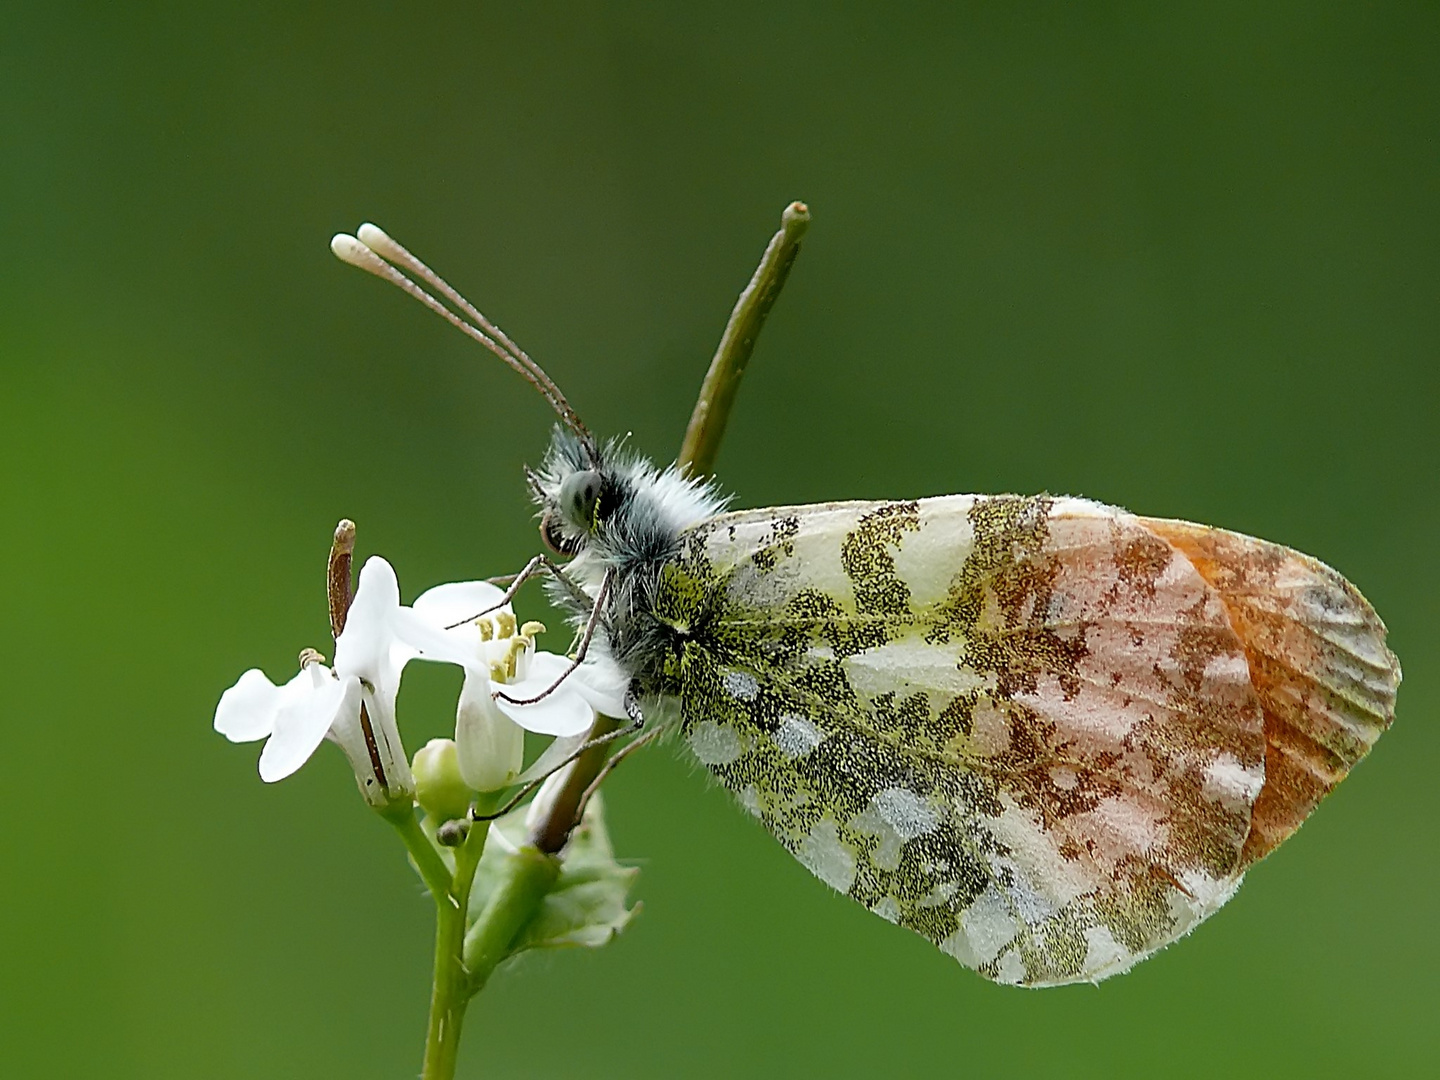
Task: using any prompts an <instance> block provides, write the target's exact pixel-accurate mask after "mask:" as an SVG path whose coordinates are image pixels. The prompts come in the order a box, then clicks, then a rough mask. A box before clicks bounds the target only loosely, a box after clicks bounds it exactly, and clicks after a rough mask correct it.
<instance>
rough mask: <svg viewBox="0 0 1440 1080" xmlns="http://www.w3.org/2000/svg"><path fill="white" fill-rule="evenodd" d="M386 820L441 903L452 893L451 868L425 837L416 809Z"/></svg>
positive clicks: (387, 815)
mask: <svg viewBox="0 0 1440 1080" xmlns="http://www.w3.org/2000/svg"><path fill="white" fill-rule="evenodd" d="M385 818H386V820H387V821H389V822H390V824H392V825H394V826H395V831H396V832H398V833H399V834H400V839H402V840H404V841H405V848H406V850H407V851H409V852H410V858H411V859H413V860H414V861H415V868H416V869H417V870H419V871H420V876H421V878H423V879H424V881H425V887H426V888H427V889H429V890H430V895H431V896H433V897H435V902H436V903H439V902H440V898H441V897H442V896H444V895H446V894H447V893H448V892H449V891H450V882H451V878H450V868H449V867H448V866H446V865H445V860H444V858H442V857H441V855H440V852H439V851H437V850H436V849H435V845H434V844H433V843H431V841H430V837H428V836H426V835H425V830H424V829H423V828H421V827H420V821H419V819H417V818H416V817H415V811H414V809H413V808H412V809H409V810H406V811H405V812H404V813H396V814H386V815H385ZM481 842H482V843H483V842H484V841H483V840H482V841H481Z"/></svg>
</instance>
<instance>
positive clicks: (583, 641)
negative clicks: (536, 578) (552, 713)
mask: <svg viewBox="0 0 1440 1080" xmlns="http://www.w3.org/2000/svg"><path fill="white" fill-rule="evenodd" d="M535 558H536V559H540V558H544V556H542V555H537V556H536V557H535ZM534 561H535V560H534V559H532V560H531V562H532V563H533V562H534ZM613 573H614V571H613V570H606V571H605V576H604V577H603V578H601V579H600V590H599V591H598V592H597V593H596V594H595V600H594V603H593V605H592V606H591V608H590V617H589V618H588V619H586V620H585V632H584V633H582V634H581V635H580V645H579V647H578V648H577V649H576V650H575V655H574V656H573V657H572V658H571V659H570V664H569V666H568V667H566V669H565V670H564V671H562V672H561V673H560V675H559V676H558V677H557V678H556V679H555V681H554V682H552V683H551V684H550V685H549V686H547V687H546V688H545V689H544V690H541V691H540V692H539V693H538V694H536V695H535V696H534V697H528V698H516V697H511V696H510V695H509V694H507V693H505V691H503V690H496V691H495V693H494V697H496V698H498V699H500V700H502V701H508V702H509V703H510V704H511V705H534V704H535V703H536V702H537V701H542V700H544V699H545V698H547V697H549V696H550V695H551V694H553V693H554V692H555V691H556V690H557V689H558V688H559V686H560V684H561V683H563V682H564V681H565V680H566V679H568V678H569V677H570V676H571V675H573V674H574V673H575V669H576V668H578V667H579V666H580V665H581V664H582V663H584V661H585V655H586V653H588V652H589V651H590V642H591V641H593V640H594V639H595V628H596V627H598V626H599V625H600V613H601V611H602V610H603V609H604V607H605V601H606V599H607V598H608V597H609V595H610V579H611V575H612V574H613ZM512 588H513V586H512ZM587 599H588V597H587Z"/></svg>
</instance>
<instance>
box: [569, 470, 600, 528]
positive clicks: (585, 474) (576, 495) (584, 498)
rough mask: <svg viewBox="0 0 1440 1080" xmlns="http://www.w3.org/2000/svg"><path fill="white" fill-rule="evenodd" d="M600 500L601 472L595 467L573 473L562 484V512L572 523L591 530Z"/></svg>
mask: <svg viewBox="0 0 1440 1080" xmlns="http://www.w3.org/2000/svg"><path fill="white" fill-rule="evenodd" d="M599 501H600V474H599V473H598V472H596V471H595V470H593V469H585V470H582V471H580V472H574V473H571V474H570V475H569V476H567V477H565V479H564V480H563V481H561V484H560V512H561V513H563V514H564V515H565V517H566V519H567V520H568V521H569V522H570V524H572V525H574V526H575V527H577V528H580V529H584V530H585V531H586V532H589V531H590V530H591V529H592V528H594V526H595V511H596V507H597V504H598V503H599Z"/></svg>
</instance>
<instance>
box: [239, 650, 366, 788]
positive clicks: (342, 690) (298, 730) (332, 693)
mask: <svg viewBox="0 0 1440 1080" xmlns="http://www.w3.org/2000/svg"><path fill="white" fill-rule="evenodd" d="M316 667H318V665H311V666H310V668H309V669H307V670H306V671H302V672H301V673H300V676H297V678H299V677H304V676H307V675H309V674H310V673H311V672H313V671H314V670H315V668H316ZM293 682H294V680H292V683H293ZM359 708H360V683H359V680H357V679H355V678H353V677H350V678H344V679H335V678H331V677H330V676H329V674H328V672H327V673H325V674H324V678H323V680H322V681H321V682H320V684H319V685H318V686H316V685H312V686H310V687H309V688H308V692H307V693H305V694H303V695H300V696H299V697H298V698H297V699H296V700H292V701H290V702H289V703H287V704H286V705H285V706H284V707H283V708H281V709H280V711H279V712H278V713H276V715H275V731H274V733H273V734H272V735H271V736H270V740H269V741H268V742H267V743H266V744H265V749H264V750H262V751H261V753H260V779H261V780H264V781H265V782H266V783H267V784H273V783H274V782H275V781H276V780H283V779H285V777H287V776H289V775H290V774H291V773H293V772H294V771H295V770H296V769H298V768H300V766H301V765H304V764H305V762H307V761H309V760H310V755H311V754H313V753H314V752H315V748H316V747H317V746H319V745H320V743H321V742H323V741H324V739H325V733H326V732H328V731H329V730H330V725H331V724H333V723H334V722H335V718H336V716H337V715H338V714H339V713H340V712H341V711H342V710H345V711H349V710H355V711H358V710H359Z"/></svg>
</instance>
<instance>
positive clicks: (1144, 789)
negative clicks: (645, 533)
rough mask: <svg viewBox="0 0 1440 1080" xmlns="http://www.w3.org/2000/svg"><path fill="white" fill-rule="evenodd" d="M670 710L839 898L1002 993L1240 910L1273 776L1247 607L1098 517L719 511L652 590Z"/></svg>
mask: <svg viewBox="0 0 1440 1080" xmlns="http://www.w3.org/2000/svg"><path fill="white" fill-rule="evenodd" d="M655 612H656V614H657V616H658V617H659V618H660V619H661V620H662V621H663V622H665V623H666V624H668V625H669V626H670V627H671V628H673V630H674V632H675V634H676V640H677V644H676V646H675V648H674V650H673V651H672V652H671V654H670V656H669V659H668V661H667V663H666V667H665V669H664V672H663V684H664V685H663V686H655V687H652V689H655V690H657V691H659V692H663V693H666V694H667V695H668V696H673V697H674V698H676V699H678V702H679V707H680V724H681V729H682V731H683V734H684V737H685V738H686V740H687V741H688V743H689V745H690V747H691V748H692V749H693V751H694V752H695V754H696V756H697V757H698V758H699V759H700V761H701V762H703V763H704V764H705V765H706V766H707V767H708V768H709V769H710V770H711V771H712V772H713V773H714V774H715V776H716V777H718V778H719V780H720V781H721V782H722V783H723V784H724V785H725V786H726V787H728V788H730V789H731V790H732V791H733V792H735V793H736V795H737V796H738V797H739V799H740V801H741V802H742V803H743V804H744V806H745V807H746V808H747V809H749V810H750V812H751V813H753V814H755V815H756V816H758V817H759V818H760V820H761V821H762V822H763V823H764V824H765V826H766V827H767V828H768V829H769V830H770V831H771V832H772V833H774V834H775V836H776V837H777V838H778V839H779V840H780V841H781V842H782V843H783V844H784V845H785V846H786V847H787V848H788V849H789V850H790V851H791V852H793V853H794V855H795V857H796V858H797V859H798V860H799V861H800V862H801V863H803V864H804V865H805V866H806V867H808V868H809V869H810V870H811V871H812V872H813V873H814V874H815V875H816V876H818V877H819V878H821V879H822V880H823V881H825V882H826V883H827V884H829V885H831V886H833V887H834V888H836V889H838V890H840V891H841V892H844V893H846V894H848V895H849V896H850V897H852V898H853V899H855V900H856V901H858V902H859V903H861V904H863V905H865V906H866V907H867V908H869V909H870V910H872V911H874V912H875V913H877V914H879V915H882V916H883V917H885V918H887V919H889V920H891V921H893V922H896V923H899V924H900V925H902V926H905V927H908V928H909V929H911V930H914V931H916V932H917V933H920V934H922V935H924V936H925V937H926V938H928V939H930V940H931V941H933V942H934V943H935V944H937V945H938V946H939V947H940V948H941V949H943V950H944V951H945V952H947V953H949V954H950V955H952V956H954V957H955V958H956V959H958V960H960V961H961V962H962V963H964V964H966V965H968V966H970V967H973V968H976V969H977V970H979V971H980V972H981V973H983V974H984V975H986V976H988V977H990V978H992V979H996V980H999V981H1002V982H1008V983H1021V984H1026V985H1045V984H1052V983H1062V982H1071V981H1075V980H1083V979H1091V980H1094V979H1100V978H1104V977H1105V976H1107V975H1111V974H1114V973H1116V972H1119V971H1123V970H1125V969H1126V968H1128V967H1129V966H1130V965H1131V964H1133V963H1134V962H1135V961H1136V960H1138V959H1139V958H1141V957H1143V956H1144V955H1146V954H1147V953H1149V952H1151V951H1153V950H1155V949H1156V948H1159V947H1160V946H1162V945H1165V944H1166V943H1168V942H1170V941H1172V940H1174V939H1175V938H1176V937H1178V936H1180V935H1181V934H1183V933H1184V932H1186V931H1187V930H1188V929H1190V928H1191V927H1192V926H1194V925H1195V924H1196V923H1198V922H1199V921H1200V920H1201V919H1203V918H1205V917H1206V916H1207V915H1209V914H1210V913H1211V912H1213V911H1214V910H1215V909H1217V908H1218V907H1219V906H1220V905H1221V904H1223V903H1224V902H1225V900H1226V899H1228V897H1229V896H1230V895H1231V893H1233V891H1234V889H1235V888H1236V887H1237V885H1238V884H1239V880H1240V876H1241V873H1242V871H1243V866H1242V865H1241V863H1240V852H1241V849H1242V847H1243V845H1244V843H1245V839H1246V835H1247V831H1248V828H1249V821H1250V809H1251V806H1252V804H1253V803H1254V800H1255V797H1256V794H1257V792H1258V791H1259V789H1260V787H1261V785H1262V782H1263V779H1264V754H1265V742H1264V737H1263V734H1262V723H1261V711H1260V706H1259V703H1258V701H1257V698H1256V694H1255V691H1254V689H1253V688H1252V687H1251V684H1250V679H1249V675H1248V671H1247V668H1246V660H1245V654H1244V650H1243V649H1242V647H1241V644H1240V642H1239V640H1238V639H1237V637H1236V635H1235V632H1234V631H1233V630H1232V629H1231V625H1230V623H1229V621H1228V620H1227V617H1226V614H1225V610H1224V607H1223V605H1222V604H1221V603H1220V600H1219V598H1218V596H1217V594H1216V593H1215V590H1214V589H1213V588H1211V587H1210V586H1209V585H1207V584H1206V582H1205V581H1204V580H1203V579H1202V578H1201V577H1200V575H1199V574H1198V573H1197V572H1196V571H1195V569H1194V567H1193V566H1192V565H1191V564H1190V563H1189V562H1188V561H1187V560H1186V559H1185V558H1184V557H1183V556H1181V555H1180V554H1179V553H1178V552H1177V551H1176V550H1174V549H1173V548H1172V547H1171V545H1170V544H1169V543H1167V542H1166V541H1165V540H1163V539H1160V538H1159V537H1158V536H1156V535H1155V533H1154V532H1152V531H1151V530H1149V529H1147V528H1145V527H1144V526H1143V525H1142V524H1141V523H1139V522H1138V521H1137V519H1135V518H1133V517H1131V516H1130V515H1128V514H1126V513H1125V512H1123V511H1120V510H1116V509H1114V508H1110V507H1105V506H1100V505H1097V504H1094V503H1089V502H1085V501H1082V500H1077V499H1050V498H1047V497H1037V498H1016V497H1009V496H1002V497H978V496H952V497H946V498H938V499H926V500H920V501H916V502H895V503H842V504H828V505H820V506H810V507H803V508H792V509H769V510H761V511H751V512H744V513H736V514H726V515H721V516H719V517H716V518H713V519H711V520H709V521H707V522H705V523H704V524H702V525H700V526H698V527H697V528H695V529H693V530H691V531H689V532H687V533H686V534H685V535H684V537H683V543H682V551H681V554H680V556H679V558H678V559H677V560H675V561H674V562H672V563H670V564H668V565H667V567H666V569H665V573H664V575H663V577H662V579H661V585H660V589H659V593H658V595H657V596H656V598H655Z"/></svg>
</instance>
